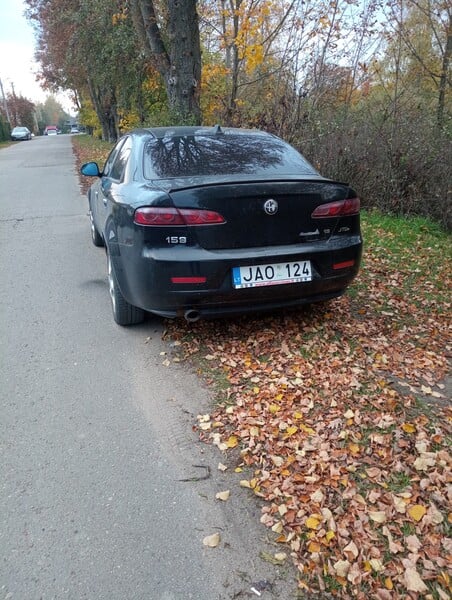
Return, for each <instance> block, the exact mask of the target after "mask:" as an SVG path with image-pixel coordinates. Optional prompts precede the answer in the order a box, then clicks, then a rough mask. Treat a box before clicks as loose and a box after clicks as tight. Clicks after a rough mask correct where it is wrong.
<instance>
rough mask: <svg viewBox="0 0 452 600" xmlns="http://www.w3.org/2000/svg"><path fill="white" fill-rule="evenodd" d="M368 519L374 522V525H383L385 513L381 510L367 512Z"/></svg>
mask: <svg viewBox="0 0 452 600" xmlns="http://www.w3.org/2000/svg"><path fill="white" fill-rule="evenodd" d="M369 518H370V519H372V521H375V523H385V522H386V513H385V512H384V511H382V510H376V511H369Z"/></svg>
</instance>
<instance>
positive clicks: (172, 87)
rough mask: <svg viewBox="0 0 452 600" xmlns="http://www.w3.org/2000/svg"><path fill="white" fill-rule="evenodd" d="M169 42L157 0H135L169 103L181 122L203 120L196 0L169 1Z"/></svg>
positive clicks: (142, 35) (135, 14) (143, 38)
mask: <svg viewBox="0 0 452 600" xmlns="http://www.w3.org/2000/svg"><path fill="white" fill-rule="evenodd" d="M167 6H168V24H167V31H166V38H167V42H166V43H165V42H164V39H163V36H162V31H161V27H160V26H159V24H158V20H157V15H156V12H155V8H154V4H153V0H132V16H133V21H134V25H135V28H136V30H137V32H138V34H139V36H140V38H141V41H142V44H143V46H144V48H145V52H146V54H147V56H149V57H151V58H152V59H153V61H154V64H155V67H156V69H157V70H158V71H159V73H160V75H161V76H162V77H163V80H164V82H165V87H166V92H167V96H168V103H169V107H170V110H171V112H172V113H173V115H174V118H175V119H176V120H177V121H178V122H179V123H181V124H182V123H191V124H194V125H199V124H200V122H201V109H200V88H201V45H200V40H199V24H198V13H197V11H196V0H167Z"/></svg>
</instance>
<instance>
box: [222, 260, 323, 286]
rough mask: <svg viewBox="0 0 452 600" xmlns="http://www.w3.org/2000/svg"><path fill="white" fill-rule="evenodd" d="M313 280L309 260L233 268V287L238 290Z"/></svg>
mask: <svg viewBox="0 0 452 600" xmlns="http://www.w3.org/2000/svg"><path fill="white" fill-rule="evenodd" d="M311 280H312V270H311V262H310V261H309V260H302V261H299V262H287V263H275V264H271V265H253V266H250V267H233V269H232V285H233V286H234V287H235V288H236V289H240V288H250V287H260V286H264V285H281V284H283V283H300V282H303V281H311Z"/></svg>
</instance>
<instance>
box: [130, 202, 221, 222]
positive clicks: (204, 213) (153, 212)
mask: <svg viewBox="0 0 452 600" xmlns="http://www.w3.org/2000/svg"><path fill="white" fill-rule="evenodd" d="M133 220H134V222H135V223H136V224H137V225H157V226H162V225H163V226H167V225H218V224H220V223H226V221H225V219H224V218H223V217H222V216H221V215H220V214H219V213H217V212H215V211H213V210H202V209H196V208H175V207H168V208H163V207H160V206H144V207H143V208H137V210H136V211H135V215H134V218H133Z"/></svg>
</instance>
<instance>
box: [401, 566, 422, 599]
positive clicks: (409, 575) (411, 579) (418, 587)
mask: <svg viewBox="0 0 452 600" xmlns="http://www.w3.org/2000/svg"><path fill="white" fill-rule="evenodd" d="M403 577H404V580H405V586H406V588H407V590H408V591H409V592H420V593H424V592H428V587H427V586H426V585H425V583H424V582H423V581H422V579H421V577H420V575H419V573H418V572H417V571H416V569H414V568H408V569H406V571H405V573H404V574H403Z"/></svg>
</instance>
